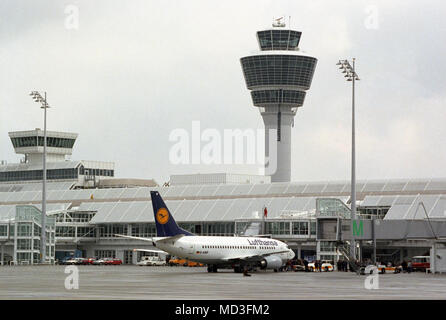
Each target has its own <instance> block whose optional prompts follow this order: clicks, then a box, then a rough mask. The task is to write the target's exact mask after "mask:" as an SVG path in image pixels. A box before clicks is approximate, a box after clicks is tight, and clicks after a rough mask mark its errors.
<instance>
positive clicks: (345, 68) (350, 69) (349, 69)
mask: <svg viewBox="0 0 446 320" xmlns="http://www.w3.org/2000/svg"><path fill="white" fill-rule="evenodd" d="M336 65H338V66H340V67H339V69H342V73H344V74H345V75H344V77H345V78H346V80H347V81H351V82H352V181H351V196H350V198H351V203H352V205H351V209H352V215H351V223H352V224H351V229H352V240H351V242H350V253H351V255H352V257H353V258H354V259H356V242H355V239H354V237H355V235H354V233H353V230H354V228H353V224H354V223H356V158H355V81H356V80H359V77H358V75H357V73H356V72H355V58H353V59H352V64H351V65H350V62H349V61H348V60H339V62H338V63H337V64H336Z"/></svg>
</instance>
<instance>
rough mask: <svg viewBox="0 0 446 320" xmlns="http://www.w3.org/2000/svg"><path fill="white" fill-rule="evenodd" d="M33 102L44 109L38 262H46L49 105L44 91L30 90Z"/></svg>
mask: <svg viewBox="0 0 446 320" xmlns="http://www.w3.org/2000/svg"><path fill="white" fill-rule="evenodd" d="M29 95H30V96H31V97H32V98H33V99H34V101H35V102H37V103H40V104H41V107H40V108H41V109H43V110H44V113H43V114H44V116H43V161H42V162H43V179H42V180H43V184H42V226H41V232H40V262H41V263H45V262H46V109H47V108H49V105H48V103H47V101H46V92H45V93H44V96H43V97H42V96H41V95H40V93H39V92H37V91H32V92H31V93H30V94H29ZM37 146H39V136H37Z"/></svg>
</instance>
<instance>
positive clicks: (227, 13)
mask: <svg viewBox="0 0 446 320" xmlns="http://www.w3.org/2000/svg"><path fill="white" fill-rule="evenodd" d="M73 6H74V7H73ZM73 8H77V9H78V28H74V29H73V26H75V25H74V24H73V23H75V19H74V20H73V18H75V16H74V15H73V12H74V11H73ZM0 13H1V16H0V70H1V72H0V159H3V160H8V162H18V160H19V159H20V156H18V155H15V154H14V151H13V148H12V145H11V142H10V141H9V138H8V135H7V133H8V132H9V131H15V130H29V129H34V128H37V127H39V128H43V112H42V110H41V109H40V108H39V107H38V105H37V104H36V103H34V102H33V101H32V99H31V98H30V96H29V95H28V93H29V92H30V91H31V90H40V91H45V90H46V91H47V92H48V102H49V104H50V106H51V107H52V108H51V109H49V112H48V130H62V131H68V132H77V133H79V138H78V140H77V142H76V144H75V147H74V152H73V155H72V159H73V160H101V161H113V162H115V168H116V176H118V177H133V178H154V179H155V180H157V182H158V183H163V182H165V181H167V180H168V178H169V175H170V174H174V173H196V172H201V173H204V172H223V171H227V172H234V173H257V170H256V168H254V167H252V166H251V167H245V166H226V167H223V166H203V165H202V166H197V165H195V166H192V165H190V166H184V165H183V166H178V165H173V164H171V163H170V162H169V150H170V148H171V147H172V146H173V144H174V143H173V142H170V141H169V134H170V133H171V132H172V130H174V129H177V128H183V129H185V130H187V131H189V132H190V131H191V125H192V121H194V120H200V122H201V128H202V130H203V129H206V128H215V129H217V130H219V131H221V132H223V130H224V129H236V128H239V129H249V128H252V129H257V128H259V129H261V128H263V122H262V119H261V116H260V114H259V111H258V110H257V108H255V107H253V106H252V101H251V98H250V94H249V91H248V90H247V89H246V85H245V82H244V78H243V74H242V70H241V66H240V61H239V59H240V58H241V57H243V56H245V55H249V54H250V53H252V52H253V51H254V50H256V49H257V41H256V36H255V32H256V31H258V30H262V29H267V28H270V27H271V22H272V19H273V17H278V16H282V15H285V16H286V17H288V16H291V28H292V29H295V30H299V31H302V32H303V34H302V38H301V42H300V48H301V49H302V50H303V51H305V52H307V53H308V54H310V55H313V56H314V57H316V58H317V59H318V64H317V68H316V71H315V75H314V78H313V83H312V86H311V89H310V90H309V91H308V93H307V97H306V100H305V104H304V106H303V107H302V108H300V109H299V110H298V112H297V115H296V118H295V127H294V128H293V129H292V135H293V143H292V157H293V159H292V180H294V181H321V180H348V179H350V156H351V155H350V139H351V137H350V134H351V127H350V124H351V88H350V83H348V82H346V81H344V80H343V77H342V74H341V73H340V71H339V70H338V68H337V66H336V65H335V64H336V62H337V61H338V59H343V58H348V59H350V58H351V57H356V58H357V65H356V66H357V72H358V74H359V76H360V78H361V81H360V82H359V83H358V85H357V176H358V178H359V179H381V178H426V177H445V176H446V173H445V170H446V167H445V164H446V125H445V124H446V90H445V89H446V61H445V56H446V41H445V38H446V19H445V17H446V2H444V1H440V0H438V1H406V0H404V1H403V0H401V1H395V0H392V1H297V0H291V1H282V0H273V1H259V0H255V1H248V0H244V1H210V0H205V1H194V0H189V1H185V0H183V1H166V0H162V1H161V0H158V1H151V0H147V1H136V0H132V1H124V0H123V1H110V0H106V1H98V0H95V1H74V0H73V1H60V0H57V1H56V0H53V1H27V0H21V1H20V0H2V1H1V2H0ZM286 20H288V18H287V19H286ZM73 21H74V22H73ZM287 22H288V21H287ZM67 26H68V27H67Z"/></svg>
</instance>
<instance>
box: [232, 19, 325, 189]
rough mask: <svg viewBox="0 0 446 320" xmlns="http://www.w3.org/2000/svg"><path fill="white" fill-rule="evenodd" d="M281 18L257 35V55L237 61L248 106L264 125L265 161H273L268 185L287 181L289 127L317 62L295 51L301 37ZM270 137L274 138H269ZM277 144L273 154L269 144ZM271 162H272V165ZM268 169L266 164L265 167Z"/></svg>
mask: <svg viewBox="0 0 446 320" xmlns="http://www.w3.org/2000/svg"><path fill="white" fill-rule="evenodd" d="M281 19H282V18H279V19H277V20H276V23H273V25H272V26H273V27H272V29H268V30H263V31H258V32H257V40H258V43H259V47H260V51H259V52H257V53H254V54H252V55H249V56H246V57H243V58H241V59H240V62H241V65H242V69H243V74H244V76H245V81H246V86H247V87H248V89H249V90H250V91H251V97H252V102H253V104H254V106H256V107H258V108H259V110H260V114H261V115H262V118H263V122H264V124H265V159H270V160H269V161H268V162H269V163H271V161H272V160H271V159H272V158H276V159H277V160H276V161H275V162H276V163H277V169H276V170H275V171H274V170H273V171H274V172H268V171H269V170H265V173H266V174H270V175H271V182H287V181H290V180H291V127H292V126H294V116H295V115H296V111H297V108H299V107H301V106H302V105H303V103H304V100H305V93H306V91H307V90H308V89H310V85H311V81H312V79H313V74H314V70H315V68H316V63H317V59H316V58H314V57H311V56H309V55H307V54H305V53H303V52H302V51H300V49H299V41H300V37H301V35H302V33H301V32H300V31H294V30H290V29H286V25H285V24H284V23H282V22H281ZM270 134H274V135H275V136H276V137H271V138H270ZM271 139H274V140H276V141H277V154H276V155H274V154H270V149H271V153H273V152H274V150H273V149H275V148H270V145H269V141H271ZM273 162H274V161H273ZM266 167H268V164H266Z"/></svg>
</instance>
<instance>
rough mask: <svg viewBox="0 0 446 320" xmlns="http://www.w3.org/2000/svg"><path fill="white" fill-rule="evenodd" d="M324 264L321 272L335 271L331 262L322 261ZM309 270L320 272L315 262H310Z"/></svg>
mask: <svg viewBox="0 0 446 320" xmlns="http://www.w3.org/2000/svg"><path fill="white" fill-rule="evenodd" d="M321 262H322V266H321V271H322V272H329V271H333V265H332V264H331V262H329V261H321ZM308 270H310V271H316V272H317V271H319V268H317V269H316V268H315V265H314V262H310V263H309V264H308Z"/></svg>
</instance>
